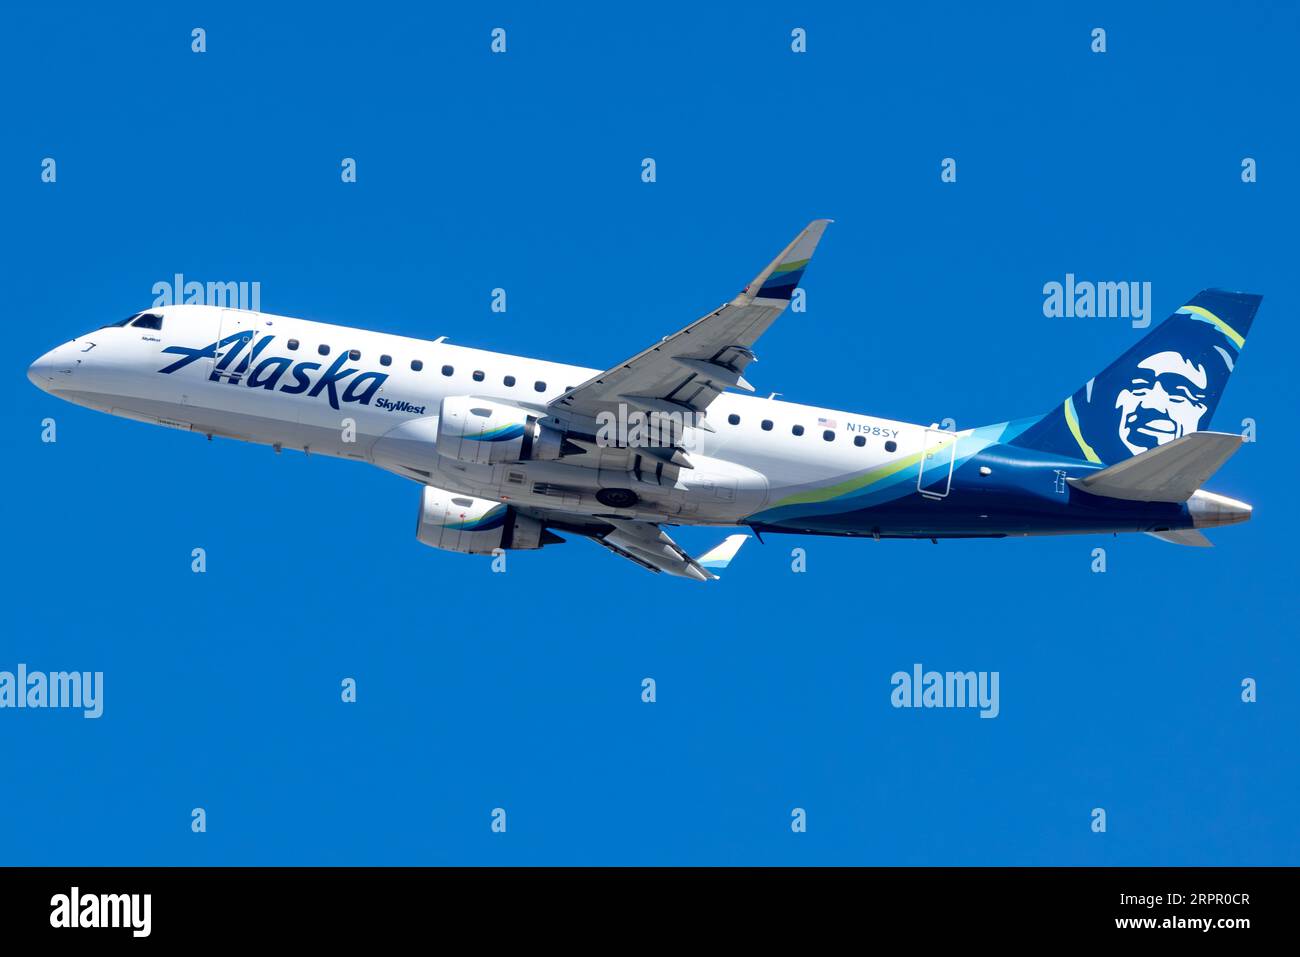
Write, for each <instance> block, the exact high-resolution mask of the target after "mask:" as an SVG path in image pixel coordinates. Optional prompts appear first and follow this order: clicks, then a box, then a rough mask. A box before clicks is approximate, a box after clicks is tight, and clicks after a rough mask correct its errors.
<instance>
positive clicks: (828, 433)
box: [822, 429, 835, 442]
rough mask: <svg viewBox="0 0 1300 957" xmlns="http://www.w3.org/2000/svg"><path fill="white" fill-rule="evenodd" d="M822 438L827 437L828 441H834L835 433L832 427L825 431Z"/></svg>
mask: <svg viewBox="0 0 1300 957" xmlns="http://www.w3.org/2000/svg"><path fill="white" fill-rule="evenodd" d="M822 438H823V439H825V440H826V441H827V442H834V441H835V433H834V432H832V431H831V430H830V429H827V430H826V431H825V432H823V433H822Z"/></svg>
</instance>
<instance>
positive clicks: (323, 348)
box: [316, 346, 330, 356]
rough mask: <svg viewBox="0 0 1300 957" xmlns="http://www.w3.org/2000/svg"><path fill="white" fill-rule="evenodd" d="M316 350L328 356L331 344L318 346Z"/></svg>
mask: <svg viewBox="0 0 1300 957" xmlns="http://www.w3.org/2000/svg"><path fill="white" fill-rule="evenodd" d="M316 351H317V352H319V353H320V354H321V355H323V356H327V355H329V354H330V347H329V346H317V348H316Z"/></svg>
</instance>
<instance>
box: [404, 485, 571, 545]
mask: <svg viewBox="0 0 1300 957" xmlns="http://www.w3.org/2000/svg"><path fill="white" fill-rule="evenodd" d="M415 537H416V538H418V539H419V540H420V541H421V542H423V543H424V544H425V545H430V546H432V547H434V548H445V549H446V550H448V551H452V552H466V553H468V554H471V555H490V554H491V553H492V552H493V551H494V550H496V549H498V548H512V549H522V548H541V547H542V546H543V545H550V544H552V543H555V542H561V541H563V539H562V538H560V537H559V536H557V535H552V534H551V533H550V532H548V531H546V529H545V528H544V527H543V526H542V523H541V522H540V521H538V520H537V519H535V518H532V517H531V516H528V515H520V514H519V512H518V511H517V510H516V509H515V507H514V506H513V505H503V504H502V503H500V502H494V501H492V500H491V499H486V498H475V497H473V496H472V495H458V494H457V493H455V492H448V491H447V490H445V489H440V488H434V487H433V486H432V485H426V486H425V487H424V492H423V493H422V494H421V496H420V517H419V521H418V522H417V524H416V527H415Z"/></svg>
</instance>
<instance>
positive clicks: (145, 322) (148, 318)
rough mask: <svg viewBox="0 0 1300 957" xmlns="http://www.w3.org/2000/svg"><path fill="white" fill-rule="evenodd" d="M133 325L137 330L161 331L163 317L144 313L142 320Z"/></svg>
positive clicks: (152, 313) (153, 313) (141, 315)
mask: <svg viewBox="0 0 1300 957" xmlns="http://www.w3.org/2000/svg"><path fill="white" fill-rule="evenodd" d="M131 325H132V326H134V327H135V328H137V329H161V328H162V316H160V315H158V313H156V312H142V313H141V314H140V318H139V319H137V320H136V321H135V322H133V323H131Z"/></svg>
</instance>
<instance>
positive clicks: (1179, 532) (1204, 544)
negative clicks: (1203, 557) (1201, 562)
mask: <svg viewBox="0 0 1300 957" xmlns="http://www.w3.org/2000/svg"><path fill="white" fill-rule="evenodd" d="M1147 534H1148V535H1150V536H1151V537H1152V538H1158V539H1160V540H1161V541H1165V542H1173V543H1174V544H1175V545H1192V546H1194V547H1195V548H1213V547H1214V542H1212V541H1210V540H1209V539H1208V538H1206V537H1205V533H1204V532H1198V531H1197V530H1196V529H1194V528H1175V529H1172V530H1170V531H1167V532H1147Z"/></svg>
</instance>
